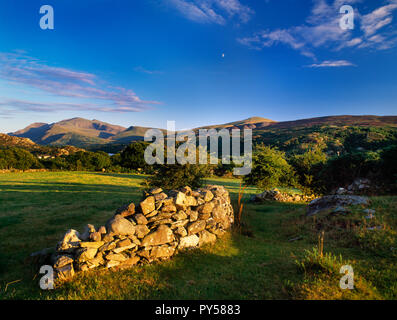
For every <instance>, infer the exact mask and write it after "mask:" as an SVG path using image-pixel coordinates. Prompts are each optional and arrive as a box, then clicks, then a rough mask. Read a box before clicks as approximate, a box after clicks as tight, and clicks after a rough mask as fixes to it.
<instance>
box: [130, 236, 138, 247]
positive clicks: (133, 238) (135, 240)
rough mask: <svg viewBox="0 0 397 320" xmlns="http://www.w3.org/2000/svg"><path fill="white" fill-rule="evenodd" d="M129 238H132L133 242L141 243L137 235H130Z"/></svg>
mask: <svg viewBox="0 0 397 320" xmlns="http://www.w3.org/2000/svg"><path fill="white" fill-rule="evenodd" d="M128 239H130V240H131V241H132V243H135V244H136V245H137V246H140V245H141V241H140V240H139V239H138V238H137V237H135V236H128Z"/></svg>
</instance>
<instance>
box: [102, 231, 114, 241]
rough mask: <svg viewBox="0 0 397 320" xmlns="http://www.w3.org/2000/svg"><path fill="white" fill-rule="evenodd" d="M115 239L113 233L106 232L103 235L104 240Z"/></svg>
mask: <svg viewBox="0 0 397 320" xmlns="http://www.w3.org/2000/svg"><path fill="white" fill-rule="evenodd" d="M113 240H114V237H113V235H111V234H109V233H108V234H105V235H104V236H103V237H102V241H103V242H111V241H113Z"/></svg>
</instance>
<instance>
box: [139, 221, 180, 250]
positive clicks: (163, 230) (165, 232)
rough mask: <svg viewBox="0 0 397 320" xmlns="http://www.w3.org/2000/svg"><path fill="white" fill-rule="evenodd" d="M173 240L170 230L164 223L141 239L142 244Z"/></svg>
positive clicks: (145, 245) (156, 244)
mask: <svg viewBox="0 0 397 320" xmlns="http://www.w3.org/2000/svg"><path fill="white" fill-rule="evenodd" d="M174 240H175V237H174V234H173V233H172V230H171V229H170V228H168V227H167V226H165V225H163V224H162V225H160V226H159V227H158V228H157V230H156V231H154V232H152V233H150V234H148V235H147V236H146V237H145V238H144V239H143V240H142V246H144V247H147V246H158V245H161V244H166V243H169V242H172V241H174Z"/></svg>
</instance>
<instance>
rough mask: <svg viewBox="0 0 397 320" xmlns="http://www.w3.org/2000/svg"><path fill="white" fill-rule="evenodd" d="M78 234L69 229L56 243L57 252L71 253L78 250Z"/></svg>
mask: <svg viewBox="0 0 397 320" xmlns="http://www.w3.org/2000/svg"><path fill="white" fill-rule="evenodd" d="M79 236H80V234H79V233H78V232H77V231H76V230H73V229H70V230H68V231H67V232H66V234H65V235H64V236H63V238H62V240H61V241H60V242H59V243H58V246H57V250H58V251H61V252H72V251H74V250H76V249H77V248H79V244H80V242H81V240H80V239H79Z"/></svg>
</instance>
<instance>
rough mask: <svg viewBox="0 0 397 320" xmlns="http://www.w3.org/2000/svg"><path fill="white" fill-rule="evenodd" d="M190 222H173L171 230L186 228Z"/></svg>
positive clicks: (186, 220)
mask: <svg viewBox="0 0 397 320" xmlns="http://www.w3.org/2000/svg"><path fill="white" fill-rule="evenodd" d="M188 222H189V220H188V219H185V220H178V221H175V222H172V223H171V228H173V229H174V228H179V227H184V226H186V225H187V224H188Z"/></svg>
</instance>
